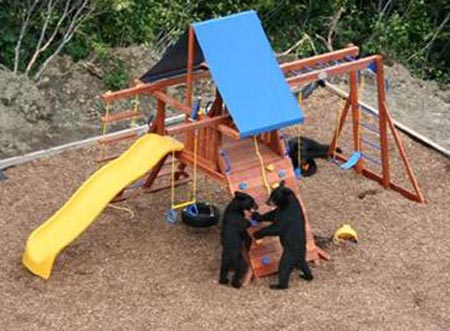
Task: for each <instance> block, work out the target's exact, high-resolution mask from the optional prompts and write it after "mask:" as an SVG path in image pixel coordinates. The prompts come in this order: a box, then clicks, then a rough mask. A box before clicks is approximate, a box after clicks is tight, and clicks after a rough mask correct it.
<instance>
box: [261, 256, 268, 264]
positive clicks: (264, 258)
mask: <svg viewBox="0 0 450 331" xmlns="http://www.w3.org/2000/svg"><path fill="white" fill-rule="evenodd" d="M261 263H262V264H264V265H268V264H269V263H270V257H268V256H263V257H262V258H261Z"/></svg>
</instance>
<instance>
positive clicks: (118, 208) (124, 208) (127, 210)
mask: <svg viewBox="0 0 450 331" xmlns="http://www.w3.org/2000/svg"><path fill="white" fill-rule="evenodd" d="M108 207H110V208H113V209H117V210H123V211H126V212H128V213H129V214H130V220H132V219H133V218H134V217H135V214H134V211H133V210H132V209H131V208H128V207H120V206H116V205H113V204H109V205H108Z"/></svg>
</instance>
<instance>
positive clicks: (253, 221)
mask: <svg viewBox="0 0 450 331" xmlns="http://www.w3.org/2000/svg"><path fill="white" fill-rule="evenodd" d="M250 224H251V226H257V225H258V224H259V222H258V221H257V220H254V219H253V218H251V219H250Z"/></svg>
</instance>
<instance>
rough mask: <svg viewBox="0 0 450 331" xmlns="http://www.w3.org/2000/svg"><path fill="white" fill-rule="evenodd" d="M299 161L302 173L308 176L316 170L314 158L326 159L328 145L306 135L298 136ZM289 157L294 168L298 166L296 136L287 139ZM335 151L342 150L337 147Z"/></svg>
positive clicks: (339, 151)
mask: <svg viewBox="0 0 450 331" xmlns="http://www.w3.org/2000/svg"><path fill="white" fill-rule="evenodd" d="M300 145H301V147H300V153H301V157H300V162H301V169H302V175H303V176H304V177H309V176H312V175H314V174H315V173H316V172H317V164H316V161H314V159H317V158H322V159H327V158H328V157H329V153H328V151H329V149H330V145H324V144H321V143H319V142H317V141H315V140H314V139H311V138H308V137H301V138H300ZM288 147H289V157H290V158H291V160H292V166H293V167H294V169H296V168H298V138H292V139H290V140H289V141H288ZM336 152H338V153H342V150H341V149H340V148H339V147H338V148H336Z"/></svg>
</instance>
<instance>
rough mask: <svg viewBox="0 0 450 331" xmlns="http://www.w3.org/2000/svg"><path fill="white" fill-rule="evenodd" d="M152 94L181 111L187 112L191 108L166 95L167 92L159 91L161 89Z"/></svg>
mask: <svg viewBox="0 0 450 331" xmlns="http://www.w3.org/2000/svg"><path fill="white" fill-rule="evenodd" d="M152 94H153V96H154V97H155V98H156V99H158V100H161V101H163V102H164V103H166V104H168V105H170V106H172V107H174V108H176V109H178V110H181V111H182V112H184V113H186V114H189V113H190V112H191V108H190V107H188V106H186V105H184V104H182V103H181V102H180V101H178V100H176V99H174V98H172V97H170V96H168V95H167V94H165V93H163V92H161V91H155V92H153V93H152Z"/></svg>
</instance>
